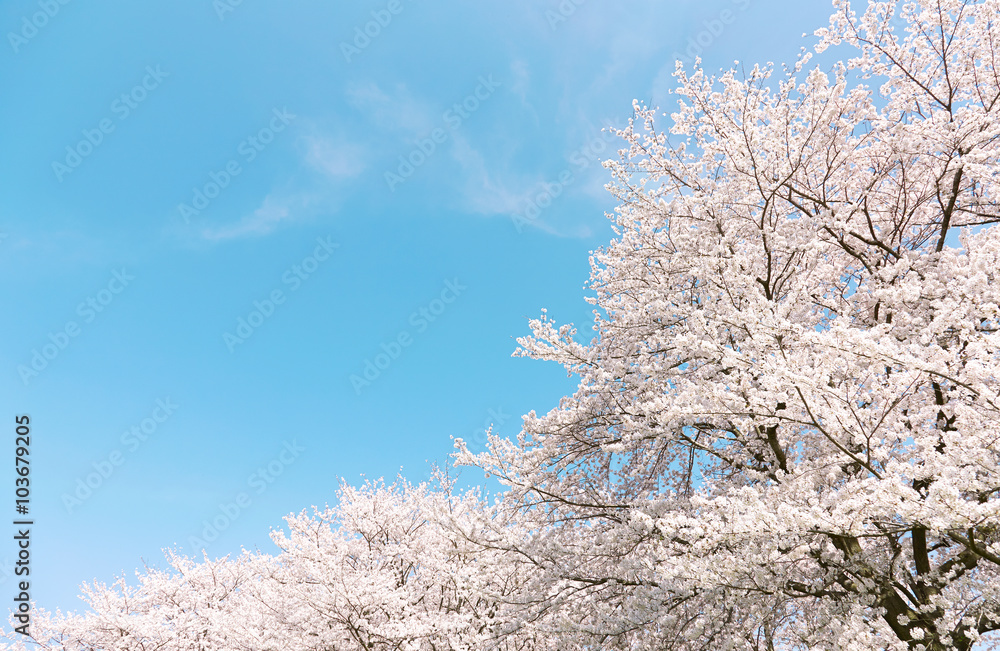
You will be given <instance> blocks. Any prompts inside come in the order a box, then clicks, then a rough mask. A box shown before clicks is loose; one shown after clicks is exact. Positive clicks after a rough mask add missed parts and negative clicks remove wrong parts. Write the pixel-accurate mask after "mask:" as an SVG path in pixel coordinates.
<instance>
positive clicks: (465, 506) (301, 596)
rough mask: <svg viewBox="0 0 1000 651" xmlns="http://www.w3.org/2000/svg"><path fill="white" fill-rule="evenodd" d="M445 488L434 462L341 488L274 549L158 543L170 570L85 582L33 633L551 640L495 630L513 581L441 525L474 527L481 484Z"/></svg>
mask: <svg viewBox="0 0 1000 651" xmlns="http://www.w3.org/2000/svg"><path fill="white" fill-rule="evenodd" d="M451 488H452V483H451V480H448V479H447V478H445V477H444V476H442V475H440V474H437V475H435V479H434V483H433V487H432V486H429V485H427V484H421V485H418V486H414V485H412V484H409V483H408V482H406V481H405V480H402V479H400V480H398V481H397V482H396V483H395V484H393V485H388V486H387V485H385V484H384V483H383V482H368V483H367V484H365V485H364V486H362V487H360V488H354V487H350V486H346V485H345V486H342V488H341V490H340V491H339V494H338V496H337V497H338V501H337V504H336V505H335V506H333V507H326V508H323V509H314V511H313V512H312V513H306V512H302V513H299V514H292V515H289V516H288V517H287V518H286V525H287V531H283V530H276V531H274V532H272V539H273V541H274V542H275V544H276V545H277V546H278V548H279V549H280V553H277V554H275V555H269V554H265V553H260V552H253V553H251V552H247V551H244V552H243V554H241V555H240V556H238V557H235V558H229V557H227V558H223V559H217V560H211V559H208V558H207V557H206V558H204V560H202V561H200V562H195V561H194V560H192V559H190V558H187V557H184V556H181V555H178V554H174V553H168V556H167V559H168V562H169V568H168V569H167V570H158V569H147V570H146V571H145V572H143V573H139V574H138V575H137V583H136V584H135V585H130V584H129V583H128V582H126V581H125V580H124V579H121V580H119V581H117V582H116V583H114V584H113V585H110V586H109V585H104V584H96V585H91V586H85V589H84V597H85V598H86V600H87V603H88V606H89V612H87V613H85V614H80V615H74V614H70V615H65V614H63V613H59V612H57V613H54V614H49V613H45V614H43V615H42V616H41V617H37V618H36V620H35V621H34V622H33V624H32V628H31V633H32V637H33V638H34V641H35V642H36V643H37V644H38V645H39V646H40V647H41V648H44V649H59V650H65V651H85V650H92V649H101V650H109V651H110V650H114V651H125V650H130V651H132V650H139V649H142V650H152V649H158V650H162V651H181V650H183V651H189V650H195V649H197V650H203V651H208V650H213V651H214V650H219V649H226V650H230V649H242V650H248V651H249V650H252V651H285V650H291V651H307V650H308V651H321V650H329V649H359V650H360V649H365V650H376V649H377V650H380V651H387V650H390V649H391V650H400V651H410V650H418V649H419V650H429V649H438V650H448V649H475V648H484V647H486V646H487V645H489V646H490V647H491V648H498V649H504V650H508V651H520V650H524V649H555V648H556V647H554V646H549V645H548V643H547V642H544V641H541V642H539V641H536V640H533V639H532V638H531V635H530V633H528V632H525V633H523V634H514V635H508V636H504V637H502V638H501V637H500V636H499V635H498V634H497V632H496V629H497V628H498V624H499V622H502V621H507V620H508V619H509V617H508V615H507V612H508V611H509V610H510V607H509V606H507V605H506V604H505V603H504V602H503V601H502V599H503V597H504V595H505V594H508V593H512V592H513V591H514V590H515V589H516V588H517V583H518V581H519V580H520V579H519V578H518V577H517V576H513V575H512V568H510V567H505V566H504V565H503V564H501V563H497V562H495V558H494V556H495V555H493V556H491V555H490V554H485V553H484V552H483V550H482V549H481V548H478V547H474V546H471V545H469V544H462V543H461V541H460V539H458V538H456V537H455V536H453V535H451V533H450V532H451V531H453V530H457V529H462V530H464V531H470V532H473V533H474V534H475V535H477V536H478V533H476V532H475V529H474V523H475V522H477V521H479V520H481V519H483V516H486V519H489V512H490V508H489V507H488V506H487V505H486V504H485V503H484V502H483V501H482V499H481V498H480V497H479V495H478V491H469V492H465V493H462V494H460V495H458V494H455V493H454V492H453V491H452V490H451ZM472 514H475V515H474V516H472ZM445 523H447V525H448V526H447V527H446V526H444V525H445ZM467 523H471V524H472V525H473V527H471V528H470V526H469V524H467ZM14 637H16V638H20V636H14ZM3 648H9V649H27V648H38V647H36V646H30V645H26V644H25V640H23V639H15V640H14V641H13V642H12V643H11V644H9V645H4V646H3Z"/></svg>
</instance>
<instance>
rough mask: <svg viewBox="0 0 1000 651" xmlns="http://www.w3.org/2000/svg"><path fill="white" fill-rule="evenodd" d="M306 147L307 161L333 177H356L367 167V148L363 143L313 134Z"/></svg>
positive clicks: (329, 176) (316, 168)
mask: <svg viewBox="0 0 1000 651" xmlns="http://www.w3.org/2000/svg"><path fill="white" fill-rule="evenodd" d="M306 147H307V151H306V163H308V164H309V165H310V166H311V167H312V168H313V169H315V170H318V171H320V172H322V173H323V174H324V175H325V176H326V177H328V178H331V179H350V178H354V177H356V176H358V175H359V174H361V173H362V172H363V171H364V170H365V168H366V167H367V150H366V149H365V147H363V146H361V145H355V144H351V143H338V142H336V141H334V140H331V139H329V138H323V137H317V136H313V137H311V138H309V139H308V142H307V145H306Z"/></svg>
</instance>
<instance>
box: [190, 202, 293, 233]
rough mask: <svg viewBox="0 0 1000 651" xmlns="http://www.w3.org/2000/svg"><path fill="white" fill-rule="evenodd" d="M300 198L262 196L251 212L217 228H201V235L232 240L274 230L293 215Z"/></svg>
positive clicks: (290, 219)
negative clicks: (257, 205)
mask: <svg viewBox="0 0 1000 651" xmlns="http://www.w3.org/2000/svg"><path fill="white" fill-rule="evenodd" d="M300 203H301V200H300V199H299V200H297V199H293V198H276V197H275V196H274V195H268V196H266V197H264V202H263V203H262V204H261V205H260V207H259V208H257V209H256V210H254V211H253V212H252V213H251V214H249V215H247V216H246V217H244V218H243V219H241V220H239V221H238V222H237V223H235V224H228V225H224V226H219V227H217V228H203V229H202V230H201V237H202V238H203V239H205V240H209V241H212V242H219V241H223V240H234V239H239V238H243V237H261V236H263V235H268V234H269V233H272V232H274V231H275V230H276V229H277V228H278V227H279V226H281V224H282V223H284V222H289V221H292V219H294V217H295V211H294V209H295V208H296V207H297V206H296V205H294V204H300Z"/></svg>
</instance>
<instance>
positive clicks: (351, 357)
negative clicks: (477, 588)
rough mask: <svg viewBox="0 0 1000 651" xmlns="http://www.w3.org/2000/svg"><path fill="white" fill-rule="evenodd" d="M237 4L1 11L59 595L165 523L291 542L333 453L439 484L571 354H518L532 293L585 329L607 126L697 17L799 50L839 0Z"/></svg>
mask: <svg viewBox="0 0 1000 651" xmlns="http://www.w3.org/2000/svg"><path fill="white" fill-rule="evenodd" d="M63 2H66V4H63ZM231 2H232V0H219V1H218V2H214V3H213V2H212V0H177V1H175V2H171V3H159V4H150V3H126V2H120V1H109V2H104V3H100V4H99V6H94V5H93V4H88V3H83V2H79V1H77V2H72V1H69V2H67V0H35V1H33V2H29V1H25V0H13V1H10V2H5V3H3V6H2V8H0V27H2V32H3V34H4V35H5V38H4V42H3V43H2V44H0V88H2V89H3V92H4V100H3V101H2V102H0V146H2V150H3V154H2V155H0V266H2V269H3V277H4V278H5V279H6V280H5V281H4V282H3V283H0V299H2V304H3V305H4V308H5V309H4V310H3V313H2V315H0V322H2V328H3V330H2V332H3V335H4V345H3V346H2V347H0V355H2V359H0V371H2V372H0V395H2V396H3V399H2V403H3V410H2V412H3V414H5V416H4V417H5V418H8V419H9V431H10V433H13V429H14V424H13V420H14V416H15V415H16V414H25V413H26V414H29V415H30V416H31V419H32V423H33V436H32V450H31V461H32V475H31V477H32V490H33V493H32V514H31V515H32V516H33V517H34V518H35V521H36V526H35V528H34V531H33V557H32V577H33V579H34V581H33V587H32V589H33V593H32V597H33V598H34V599H35V600H36V601H37V602H38V603H39V604H40V605H42V606H44V607H47V608H57V607H58V608H62V609H74V608H78V607H79V605H80V602H79V601H78V600H77V599H76V596H75V595H77V594H78V586H79V584H80V583H81V582H82V581H89V580H94V579H97V580H100V581H108V582H110V581H111V580H113V579H114V578H115V577H116V576H118V575H119V574H121V573H122V572H123V571H124V572H126V573H128V574H131V573H132V572H133V571H134V569H135V568H136V567H140V566H141V565H142V562H143V561H146V562H149V563H153V564H156V563H158V562H160V561H161V560H162V551H161V550H163V549H164V548H166V547H172V546H173V547H177V548H178V549H179V550H180V551H181V552H183V553H188V554H194V553H200V550H197V549H194V547H195V546H197V545H196V544H195V543H197V542H199V541H200V542H205V543H206V546H205V550H206V551H207V553H208V554H209V555H210V556H213V557H214V556H222V555H225V554H227V553H231V552H234V551H238V550H239V549H240V547H241V546H246V547H248V548H254V547H260V548H261V549H263V550H270V549H272V547H271V543H270V541H269V539H268V531H269V529H270V528H271V527H273V526H279V525H280V524H281V518H282V516H284V515H285V514H287V513H290V512H293V511H299V510H301V509H303V508H308V507H309V506H310V505H313V504H317V505H322V504H324V503H326V502H328V501H330V500H332V499H333V497H334V490H335V488H336V486H337V483H338V480H339V478H345V479H346V480H347V481H349V482H358V481H360V477H361V475H362V474H363V475H365V476H367V477H380V476H386V477H392V476H394V475H395V474H396V473H397V472H398V471H399V470H400V469H402V471H403V473H404V474H405V475H406V476H407V477H410V478H413V479H417V480H419V479H423V478H426V476H427V474H428V464H427V461H429V460H430V461H433V460H438V461H442V460H444V459H445V458H446V455H447V454H448V453H449V452H450V451H451V437H463V438H465V439H466V440H470V441H473V446H475V445H477V444H478V443H477V442H476V441H477V437H476V436H475V434H476V432H477V431H479V432H481V431H482V430H483V429H484V428H485V426H486V425H488V424H489V423H490V422H493V423H495V424H496V425H497V430H498V431H499V432H500V433H501V434H504V435H513V434H516V432H517V429H518V425H519V423H520V415H521V414H523V413H526V412H528V411H530V410H532V409H534V410H537V411H539V412H544V411H547V410H549V409H551V408H553V407H554V406H555V405H556V404H557V402H558V399H559V397H560V396H562V395H564V394H566V393H568V392H571V391H572V389H573V383H572V381H571V379H569V378H567V377H566V375H565V373H564V371H562V369H560V368H558V367H555V366H550V365H545V364H541V363H538V362H532V361H530V360H524V359H513V358H511V353H512V352H513V350H514V349H515V347H516V342H515V338H516V337H518V336H522V335H524V334H526V333H527V320H528V319H529V318H534V317H537V316H538V315H539V314H540V311H541V310H542V309H543V308H546V309H547V310H548V313H549V315H550V316H552V317H553V318H555V319H556V320H558V321H560V322H573V323H576V324H577V325H579V326H581V332H584V333H585V332H587V331H588V330H589V328H590V321H591V312H590V306H589V305H587V303H586V302H585V301H584V300H583V297H584V295H585V292H584V290H583V285H584V283H585V282H586V280H587V277H588V273H589V267H588V253H589V252H590V251H591V250H593V249H595V248H597V247H599V246H601V245H602V244H604V243H605V242H607V241H608V240H609V239H610V238H611V236H612V233H611V229H610V227H609V226H608V222H607V220H606V218H605V216H604V214H605V212H606V211H609V210H611V208H612V207H613V203H612V201H611V198H610V196H609V195H608V194H607V193H606V191H605V190H604V188H603V186H604V184H605V183H607V182H608V181H609V176H608V174H607V172H606V170H604V169H603V168H601V166H600V164H599V161H600V160H603V159H605V158H608V157H609V156H610V155H611V154H612V152H613V150H614V149H615V148H616V147H617V144H616V143H615V142H614V141H613V140H611V139H610V138H609V137H606V136H602V134H601V130H600V129H601V127H602V126H603V125H605V124H609V123H611V124H618V125H621V124H623V123H624V122H625V121H627V119H628V118H629V117H630V115H631V104H632V100H633V99H640V100H642V101H646V102H652V103H653V104H656V105H660V106H662V107H664V108H666V109H669V108H670V107H672V102H671V101H670V98H669V97H668V95H667V91H668V89H669V88H671V87H672V85H673V80H672V78H671V76H670V73H671V72H672V71H673V66H674V59H675V56H676V55H677V54H678V53H681V54H683V53H684V52H685V50H688V49H689V48H691V47H692V46H693V45H696V46H697V47H700V48H701V50H702V56H703V57H704V59H705V65H706V67H707V68H709V69H718V68H720V67H722V66H729V65H731V64H732V62H733V61H734V60H736V59H738V60H740V61H746V62H750V63H752V62H755V61H768V60H773V61H783V60H786V61H787V60H792V59H793V58H794V56H795V54H796V53H797V52H798V50H799V48H800V47H802V46H803V45H805V44H807V43H809V42H811V41H806V40H803V39H802V38H801V35H802V33H803V32H812V30H813V29H814V28H816V27H819V26H821V25H823V24H825V21H826V18H827V16H828V14H829V12H830V5H829V4H828V3H826V2H815V3H800V2H792V1H791V0H736V1H732V0H711V1H707V2H693V1H676V0H675V1H669V2H648V1H638V0H636V1H634V2H627V3H604V2H598V0H586V1H581V0H563V1H562V3H560V2H559V0H534V1H528V0H506V1H505V2H495V3H457V2H442V3H437V4H431V3H425V2H414V1H412V0H393V1H391V2H390V1H389V0H376V1H374V2H367V1H366V2H352V3H325V2H316V1H307V0H296V1H292V2H285V3H263V2H255V1H251V0H245V1H243V2H240V3H239V4H231ZM46 10H47V11H48V14H51V15H46V14H45V11H46ZM373 12H374V13H373ZM366 30H367V33H366ZM12 34H13V36H12ZM690 51H692V52H693V50H690ZM539 197H541V200H540V201H539V203H541V204H543V205H542V206H540V207H538V209H537V210H528V206H529V203H528V202H529V199H531V198H535V199H538V198H539ZM549 199H551V200H549ZM241 320H242V321H241ZM366 370H367V376H366V375H365V373H366ZM352 376H355V377H354V378H353V379H352ZM478 440H481V437H479V439H478ZM12 447H13V446H12ZM12 451H13V450H11V452H12ZM467 474H468V473H467ZM463 477H465V476H463ZM88 479H89V481H90V484H91V486H89V487H88V486H87V485H86V484H87V481H88ZM468 480H469V481H478V478H476V477H468ZM10 490H11V492H13V482H11V484H10ZM88 491H89V493H88ZM10 499H13V496H12V495H11V496H10ZM220 505H221V506H220ZM233 505H236V506H235V507H234V506H233ZM234 508H235V509H236V510H235V511H234V510H233V509H234ZM226 510H228V511H229V512H230V513H235V516H234V517H231V518H230V517H226V518H223V519H220V520H219V521H220V522H221V521H223V520H226V519H228V520H229V521H228V523H227V524H226V525H225V526H224V527H221V530H220V531H219V532H218V536H217V537H216V538H215V539H214V540H212V541H207V540H205V539H204V538H203V535H204V532H205V522H211V521H213V520H214V519H217V518H220V514H221V515H225V512H226ZM193 538H198V539H199V540H197V541H193V540H192V539H193ZM13 551H14V547H13V542H10V544H4V545H2V546H0V586H2V587H0V590H3V591H5V592H9V591H11V590H13V581H12V580H11V577H10V575H9V572H10V561H11V559H12V557H13Z"/></svg>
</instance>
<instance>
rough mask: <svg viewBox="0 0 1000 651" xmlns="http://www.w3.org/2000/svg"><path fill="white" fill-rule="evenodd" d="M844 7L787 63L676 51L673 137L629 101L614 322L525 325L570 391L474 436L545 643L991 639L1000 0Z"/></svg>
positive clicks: (818, 645)
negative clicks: (509, 526)
mask: <svg viewBox="0 0 1000 651" xmlns="http://www.w3.org/2000/svg"><path fill="white" fill-rule="evenodd" d="M835 9H836V11H835V13H834V15H833V17H832V19H831V22H830V25H829V27H828V28H826V29H822V30H819V31H818V32H817V36H818V39H819V40H818V45H817V47H816V48H815V52H812V53H804V54H803V55H802V56H801V57H800V58H799V60H798V61H797V63H796V64H795V65H794V66H793V67H792V68H791V69H787V70H785V71H784V72H783V73H778V72H775V70H774V69H773V67H771V66H767V67H761V66H755V67H753V68H752V69H750V70H749V71H746V72H738V71H737V70H732V71H729V72H724V73H722V74H721V76H719V77H710V76H708V75H706V73H705V72H704V71H703V70H702V69H700V67H698V66H696V68H695V69H694V70H693V71H691V72H686V71H684V70H683V69H682V68H681V67H680V65H679V66H678V70H677V72H676V78H677V81H678V87H677V90H676V93H677V95H678V100H679V107H678V109H677V111H676V112H675V113H673V114H672V116H671V117H672V120H671V123H670V124H669V127H668V128H667V130H665V131H663V130H659V129H658V127H657V124H656V121H657V120H658V117H657V115H656V113H655V111H653V110H650V109H647V108H645V107H643V106H639V105H638V104H637V105H636V109H635V111H636V115H635V118H634V119H633V120H632V121H631V122H630V124H629V126H628V127H627V128H625V129H624V130H622V131H621V132H620V135H621V136H622V137H624V139H625V140H626V143H627V147H626V148H625V149H623V150H622V151H621V158H620V160H617V161H612V162H609V164H608V167H609V168H610V169H611V170H612V172H613V173H614V176H615V182H614V183H613V184H612V186H611V189H612V191H613V192H614V193H615V195H616V196H617V198H618V199H619V201H620V205H619V207H618V208H617V210H616V215H615V223H616V234H617V236H618V237H617V239H616V240H615V241H613V242H612V243H611V244H610V245H609V246H607V247H606V248H604V249H602V250H601V251H599V252H597V253H596V254H595V255H594V256H593V258H592V266H593V272H592V277H591V284H590V287H591V288H592V290H593V292H594V294H595V295H594V297H593V298H592V299H591V301H592V303H593V304H594V305H595V307H596V309H595V324H594V330H596V332H597V335H596V338H595V339H594V340H593V341H592V342H590V343H583V342H581V341H580V340H578V338H577V336H576V331H575V330H574V329H573V328H572V327H570V326H558V325H557V324H555V323H554V322H553V321H551V320H550V319H548V318H547V317H545V316H543V317H542V318H541V319H539V320H536V321H533V322H532V323H531V327H532V331H533V335H532V336H531V337H527V338H524V339H522V340H520V344H521V349H520V350H519V351H518V353H519V354H521V355H525V356H528V357H531V358H534V359H543V360H552V361H556V362H558V363H560V364H562V365H563V366H564V367H565V368H566V369H568V370H569V371H570V372H571V373H574V374H577V375H578V376H579V378H580V383H579V388H578V390H577V392H576V393H575V394H574V395H573V396H571V397H568V398H566V399H564V400H563V401H562V403H561V404H560V405H559V407H558V408H556V409H554V410H553V411H551V412H550V413H548V414H545V415H544V416H538V415H536V414H535V413H531V414H529V415H528V416H527V417H526V418H525V423H524V429H523V431H522V433H521V436H520V438H519V440H518V441H516V442H511V441H507V440H502V439H496V438H494V439H492V443H491V448H490V450H489V451H488V452H486V453H483V454H480V455H472V454H469V453H468V452H466V451H465V450H464V446H463V445H462V444H461V443H460V444H459V447H460V455H459V459H460V461H461V462H462V463H466V464H472V465H476V466H479V467H481V468H483V469H484V470H486V471H487V473H488V474H490V475H492V476H494V477H497V478H499V479H500V480H501V481H503V482H504V483H505V484H506V485H507V486H508V487H509V488H510V494H509V495H508V500H509V501H511V502H512V503H511V504H510V505H509V506H508V508H510V509H512V512H517V513H519V514H520V517H521V520H522V521H523V522H533V524H529V525H528V526H529V528H530V529H532V530H533V531H537V532H539V534H538V535H537V536H535V537H534V538H533V539H532V540H531V542H530V544H528V545H527V546H524V545H521V544H520V543H517V542H516V541H513V540H510V541H505V534H504V532H503V531H501V530H499V529H497V530H494V531H492V533H491V534H490V540H491V544H493V545H497V546H500V547H504V548H507V549H510V550H516V551H518V552H519V553H520V554H522V556H523V557H524V558H525V559H526V561H525V562H524V563H523V565H524V567H525V570H524V571H526V572H528V571H530V572H533V573H534V574H535V575H536V578H535V579H533V581H532V582H529V583H528V584H527V585H528V586H529V587H531V588H532V589H535V590H538V591H539V592H538V593H537V594H545V595H547V598H546V599H543V600H539V601H538V602H537V603H535V604H534V607H533V608H532V609H531V610H530V612H531V613H532V615H531V617H526V618H525V619H526V620H527V621H535V622H537V623H538V624H536V625H540V626H543V627H545V628H546V629H547V630H550V631H551V634H552V635H570V636H576V637H578V638H579V639H580V640H581V642H580V643H581V644H582V643H583V641H582V640H583V638H582V637H579V636H581V635H582V636H585V637H586V636H589V638H590V639H591V640H592V643H591V644H592V646H591V647H590V648H596V646H601V647H604V648H629V649H639V648H641V649H668V648H669V649H830V650H834V649H837V650H848V649H852V650H853V649H859V650H860V649H893V650H902V649H915V650H917V649H922V650H927V651H931V650H942V649H962V650H967V649H970V648H973V647H974V646H975V645H977V644H979V645H980V646H979V647H977V648H996V644H997V643H996V638H995V637H991V636H990V635H989V634H990V632H991V631H994V630H997V629H1000V574H998V569H1000V519H998V508H1000V495H998V490H1000V448H998V440H1000V411H998V398H997V396H998V391H1000V359H998V344H1000V339H998V336H1000V335H998V334H997V326H998V316H1000V315H998V304H1000V277H998V276H997V274H998V270H1000V230H998V229H997V228H993V227H992V225H993V224H994V223H995V222H997V221H998V220H1000V209H998V203H997V202H998V198H1000V185H998V180H1000V165H998V163H1000V161H998V156H1000V65H998V63H1000V62H998V60H997V57H998V56H1000V50H998V45H1000V2H997V1H996V0H981V1H974V0H921V1H918V2H909V3H898V2H872V3H870V4H869V5H868V6H867V8H866V10H865V11H864V12H863V13H861V14H858V13H856V12H855V11H854V9H853V8H852V6H851V5H850V4H849V3H848V2H846V1H844V0H837V1H836V2H835ZM840 53H844V57H843V61H841V62H838V63H836V64H834V65H833V66H832V68H829V69H828V71H827V72H824V71H823V69H822V68H821V67H819V66H813V67H810V65H811V62H812V60H813V59H814V58H816V59H819V58H822V57H829V56H835V55H837V54H840ZM991 640H992V642H991Z"/></svg>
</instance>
